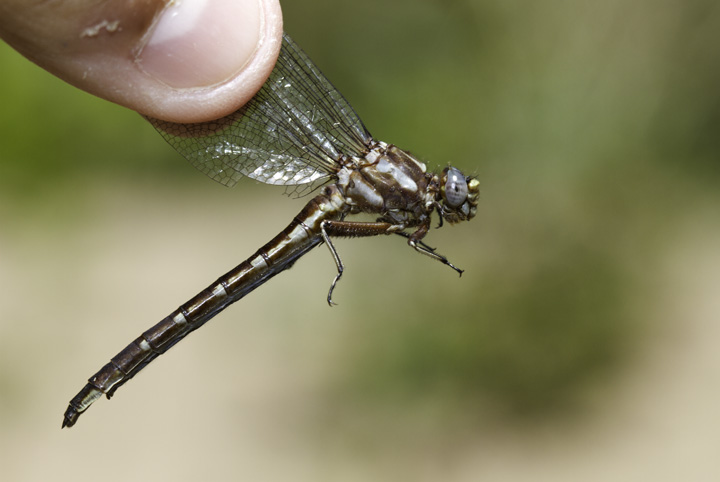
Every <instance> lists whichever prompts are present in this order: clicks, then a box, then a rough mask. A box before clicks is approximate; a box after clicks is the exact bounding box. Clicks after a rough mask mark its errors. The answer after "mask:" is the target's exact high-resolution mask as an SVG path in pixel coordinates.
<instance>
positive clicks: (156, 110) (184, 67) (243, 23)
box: [131, 0, 282, 123]
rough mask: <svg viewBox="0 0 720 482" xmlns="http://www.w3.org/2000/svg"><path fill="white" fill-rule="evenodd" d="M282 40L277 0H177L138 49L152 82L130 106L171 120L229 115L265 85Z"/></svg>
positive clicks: (141, 64) (142, 66)
mask: <svg viewBox="0 0 720 482" xmlns="http://www.w3.org/2000/svg"><path fill="white" fill-rule="evenodd" d="M281 42H282V15H281V11H280V5H279V3H278V1H277V0H213V1H207V0H198V1H195V2H177V3H175V4H172V5H171V6H169V7H168V8H166V9H165V10H164V11H163V12H162V13H161V14H160V15H159V17H158V19H157V20H156V22H155V23H154V25H153V28H151V31H150V32H149V33H148V34H147V35H146V36H145V37H144V38H143V40H142V41H141V46H140V48H138V49H137V57H136V65H137V67H138V69H139V71H141V72H142V74H144V75H145V76H147V79H146V80H147V81H148V85H149V89H148V92H145V95H142V94H140V95H138V97H137V99H136V102H137V103H138V105H135V106H131V108H134V109H135V110H138V111H139V112H141V113H143V114H145V115H148V116H150V117H155V118H159V119H162V120H166V121H170V122H182V123H188V122H203V121H208V120H212V119H217V118H219V117H223V116H224V115H227V114H229V113H231V112H233V111H235V110H237V109H238V108H239V107H241V106H242V105H243V104H245V103H246V102H247V101H248V100H250V98H252V96H253V95H254V94H255V93H256V92H257V91H258V90H259V89H260V87H261V86H262V84H263V83H264V81H265V79H266V78H267V76H268V75H269V74H270V72H271V70H272V68H273V66H274V64H275V61H276V59H277V55H278V52H279V50H280V44H281ZM148 93H149V94H150V95H148Z"/></svg>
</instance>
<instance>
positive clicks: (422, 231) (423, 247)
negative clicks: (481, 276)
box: [398, 224, 463, 276]
mask: <svg viewBox="0 0 720 482" xmlns="http://www.w3.org/2000/svg"><path fill="white" fill-rule="evenodd" d="M427 232H428V225H427V224H423V225H421V226H420V227H419V228H418V229H417V231H415V232H414V233H412V234H408V235H407V236H405V237H407V238H408V244H409V245H410V246H412V247H413V249H414V250H415V251H417V252H418V253H421V254H424V255H425V256H429V257H431V258H432V259H436V260H438V261H440V262H441V263H442V264H444V265H447V266H450V267H451V268H452V269H454V270H455V271H457V273H458V274H459V275H460V276H462V274H463V270H461V269H460V268H458V267H456V266H455V265H453V264H452V263H451V262H450V261H448V259H447V258H446V257H445V256H443V255H441V254H438V253H436V252H435V249H434V248H430V247H429V246H428V245H427V244H425V243H423V242H422V238H423V237H425V235H426V234H427ZM398 234H403V233H398Z"/></svg>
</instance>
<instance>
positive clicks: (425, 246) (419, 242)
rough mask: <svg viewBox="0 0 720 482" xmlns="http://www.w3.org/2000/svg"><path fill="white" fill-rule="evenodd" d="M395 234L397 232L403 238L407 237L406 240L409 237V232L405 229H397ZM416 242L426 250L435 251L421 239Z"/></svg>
mask: <svg viewBox="0 0 720 482" xmlns="http://www.w3.org/2000/svg"><path fill="white" fill-rule="evenodd" d="M395 234H399V235H400V236H402V237H403V238H405V239H408V240H409V239H410V233H406V232H405V231H398V232H396V233H395ZM417 243H418V244H419V245H420V246H422V247H423V248H425V249H427V250H428V251H430V252H433V253H434V252H435V248H433V247H430V246H428V245H427V244H425V243H424V242H423V241H417Z"/></svg>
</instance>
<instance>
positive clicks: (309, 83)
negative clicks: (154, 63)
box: [147, 34, 372, 186]
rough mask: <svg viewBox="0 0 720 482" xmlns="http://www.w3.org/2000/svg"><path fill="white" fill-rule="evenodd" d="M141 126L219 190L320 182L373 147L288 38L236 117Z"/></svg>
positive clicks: (360, 125) (350, 112) (337, 96)
mask: <svg viewBox="0 0 720 482" xmlns="http://www.w3.org/2000/svg"><path fill="white" fill-rule="evenodd" d="M147 119H148V120H149V121H150V123H151V124H152V125H153V126H155V128H156V129H157V130H158V132H160V134H161V135H162V136H163V137H164V138H165V140H167V141H168V143H170V145H172V146H173V147H174V148H175V150H177V151H178V152H179V153H180V154H182V155H183V156H184V157H185V158H186V159H188V160H189V161H190V162H191V163H192V164H193V165H194V166H195V167H197V168H198V169H199V170H200V171H202V172H204V173H205V174H207V175H208V176H210V177H211V178H213V179H214V180H216V181H218V182H220V183H221V184H225V185H226V186H232V185H234V184H235V183H237V181H238V180H239V179H240V178H242V177H243V176H247V177H250V178H252V179H255V180H257V181H261V182H264V183H267V184H279V185H297V184H306V183H314V182H316V181H319V182H323V181H324V180H327V179H328V178H330V177H331V176H332V175H333V174H334V173H335V172H337V170H338V169H339V166H338V164H337V161H338V160H339V159H340V158H342V157H343V156H344V155H347V156H358V157H360V156H362V155H364V153H365V152H367V150H368V145H369V144H371V143H372V137H371V136H370V134H369V133H368V132H367V129H366V128H365V126H364V125H363V123H362V121H361V120H360V118H359V117H358V116H357V114H356V113H355V111H354V110H353V108H352V107H351V106H350V104H348V102H347V101H346V100H345V98H344V97H343V96H342V95H341V94H340V93H339V92H338V91H337V89H335V87H333V85H332V84H331V83H330V81H328V80H327V78H325V76H324V75H323V74H322V73H321V72H320V70H319V69H318V68H317V67H316V66H315V65H314V64H313V63H312V61H311V60H310V59H309V58H308V57H307V55H305V53H304V52H303V51H302V50H301V49H300V48H299V47H298V46H297V45H296V44H295V42H294V41H293V40H292V39H291V38H290V37H289V36H288V35H287V34H284V35H283V42H282V48H281V50H280V55H279V57H278V60H277V63H276V65H275V68H274V69H273V71H272V73H271V74H270V77H269V79H268V80H267V82H265V84H264V85H263V87H262V88H261V89H260V90H259V91H258V93H257V94H256V95H255V97H253V98H252V99H251V100H250V101H249V102H248V103H247V104H245V105H244V106H243V107H242V108H240V109H239V110H237V111H235V112H233V113H232V114H230V115H228V116H226V117H223V118H221V119H218V120H215V121H210V122H201V123H195V124H176V123H171V122H165V121H161V120H158V119H153V118H147Z"/></svg>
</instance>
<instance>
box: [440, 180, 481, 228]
mask: <svg viewBox="0 0 720 482" xmlns="http://www.w3.org/2000/svg"><path fill="white" fill-rule="evenodd" d="M479 197H480V182H479V181H478V180H477V179H475V178H473V177H465V175H464V174H463V173H462V172H460V170H459V169H457V168H455V167H446V168H445V169H444V170H443V172H442V175H441V176H440V196H439V199H437V209H438V212H439V213H440V216H442V218H443V219H444V220H446V221H447V222H449V223H450V224H455V223H459V222H460V221H469V220H470V219H472V218H473V217H475V214H476V213H477V204H478V198H479Z"/></svg>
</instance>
